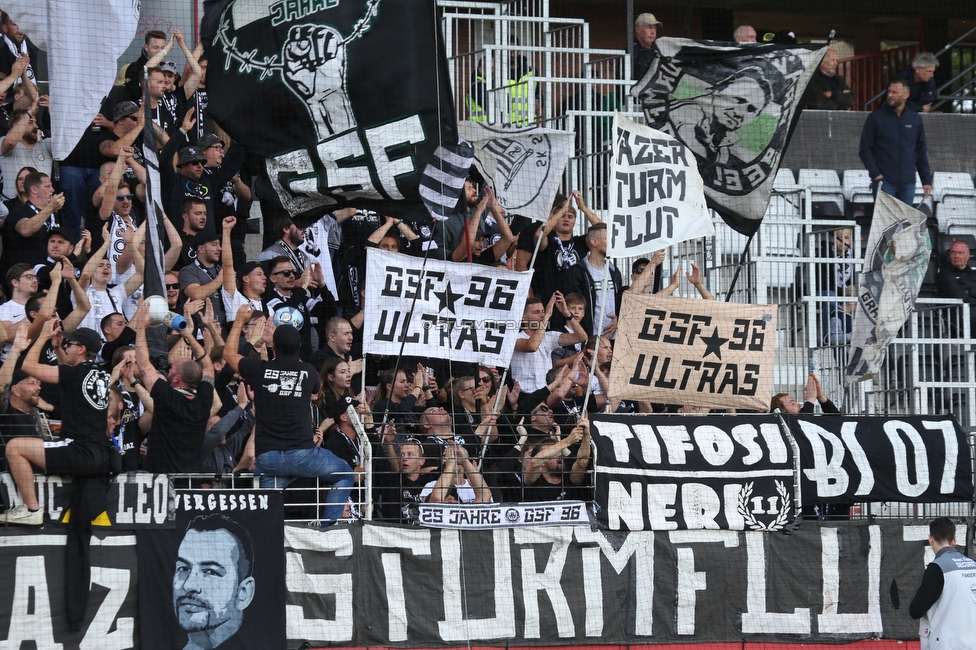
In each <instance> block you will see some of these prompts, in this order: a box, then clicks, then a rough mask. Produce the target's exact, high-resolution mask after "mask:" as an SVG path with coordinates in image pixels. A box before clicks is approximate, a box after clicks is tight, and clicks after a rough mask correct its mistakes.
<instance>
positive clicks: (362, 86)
mask: <svg viewBox="0 0 976 650" xmlns="http://www.w3.org/2000/svg"><path fill="white" fill-rule="evenodd" d="M202 34H203V41H204V44H205V46H206V51H207V54H208V56H209V62H210V67H209V68H208V74H207V90H208V92H209V96H210V104H209V106H208V107H207V110H208V111H209V112H210V113H211V114H212V115H213V117H214V121H215V122H217V123H218V124H220V126H221V127H223V128H224V130H225V131H227V133H229V134H230V135H231V137H233V138H234V140H236V141H238V142H240V143H241V144H242V145H243V146H244V147H245V148H246V149H247V150H248V151H250V152H251V153H253V154H256V155H258V156H262V157H264V158H266V159H267V160H266V170H267V173H268V176H269V178H270V181H271V185H272V187H273V188H274V190H275V192H276V194H277V195H278V198H279V199H280V201H281V204H282V206H284V208H285V209H286V210H287V211H288V213H289V214H290V215H292V217H297V218H298V220H299V221H300V222H301V225H306V223H305V222H306V221H311V217H312V216H321V214H322V213H323V212H324V211H331V210H333V209H335V208H337V207H341V206H342V205H346V204H350V203H351V204H354V205H356V206H358V207H363V208H369V209H373V210H377V211H379V212H381V213H382V214H396V213H397V212H399V211H402V210H403V209H404V208H405V207H415V206H416V205H418V204H419V202H420V194H419V190H418V188H419V184H420V180H421V175H422V172H423V170H424V168H425V167H426V165H427V163H429V162H432V161H433V159H434V158H433V156H434V151H435V150H436V148H437V147H438V146H439V145H447V146H454V145H456V144H457V142H458V138H457V119H456V117H455V114H454V103H453V98H452V95H451V90H450V77H449V75H448V72H447V65H446V59H445V56H444V48H443V43H442V42H441V41H440V37H439V34H440V29H439V26H438V23H437V14H436V11H435V9H434V0H342V2H318V3H316V2H310V3H301V2H287V1H285V0H278V1H274V0H210V1H209V2H207V9H206V15H205V16H204V21H203V23H202ZM303 216H304V217H305V218H303Z"/></svg>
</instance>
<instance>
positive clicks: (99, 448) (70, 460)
mask: <svg viewBox="0 0 976 650" xmlns="http://www.w3.org/2000/svg"><path fill="white" fill-rule="evenodd" d="M59 334H62V332H61V323H60V321H57V320H53V319H52V320H49V321H47V322H46V323H44V327H42V328H41V332H40V334H39V335H38V336H37V341H35V342H34V345H32V346H31V347H30V348H29V349H28V350H27V356H26V357H25V358H24V364H23V366H22V369H23V371H24V373H26V374H27V375H30V376H31V377H34V378H35V379H38V380H40V381H42V382H44V383H48V384H58V385H59V386H60V387H61V393H62V395H63V396H64V399H63V400H62V402H61V436H62V441H61V444H60V445H59V446H57V447H52V448H45V447H44V441H43V440H41V439H40V438H27V437H25V438H14V439H12V440H10V441H9V442H8V443H7V450H6V452H7V464H8V465H9V467H10V474H11V475H12V476H13V479H14V483H16V485H17V490H18V491H19V492H20V496H21V499H22V503H21V505H18V506H16V507H14V508H11V509H8V510H7V511H6V512H5V513H3V514H2V515H0V522H6V523H9V524H20V525H24V526H40V525H41V524H43V523H44V511H43V510H41V508H40V503H39V502H38V500H37V490H36V488H35V487H34V469H33V468H34V467H38V468H40V469H41V470H42V471H43V472H44V473H51V474H57V475H59V476H77V477H86V478H101V477H104V478H105V479H107V478H108V477H109V473H110V471H111V470H112V443H111V442H110V441H109V439H108V438H107V437H106V435H105V431H106V429H107V421H108V406H109V389H110V386H111V377H110V376H109V374H108V373H107V372H105V371H104V370H102V369H101V368H100V367H99V366H98V365H96V364H95V362H94V359H95V355H96V354H98V350H99V349H100V348H101V346H102V340H101V338H100V337H99V336H98V334H97V333H95V332H94V331H92V330H90V329H88V328H78V329H76V330H74V331H73V332H65V333H63V342H62V343H61V348H62V350H64V356H63V358H64V362H63V363H62V364H60V365H57V366H50V365H47V364H46V363H42V362H41V360H40V356H41V350H42V349H43V348H44V347H45V346H46V345H47V343H48V341H50V340H51V339H52V338H54V337H55V336H57V335H59ZM18 337H19V338H20V339H21V340H20V346H21V347H26V338H24V337H26V331H23V336H21V334H20V333H18ZM103 498H104V497H103ZM104 507H105V504H98V505H94V506H93V509H92V511H93V512H96V513H97V512H101V511H102V510H103V509H104Z"/></svg>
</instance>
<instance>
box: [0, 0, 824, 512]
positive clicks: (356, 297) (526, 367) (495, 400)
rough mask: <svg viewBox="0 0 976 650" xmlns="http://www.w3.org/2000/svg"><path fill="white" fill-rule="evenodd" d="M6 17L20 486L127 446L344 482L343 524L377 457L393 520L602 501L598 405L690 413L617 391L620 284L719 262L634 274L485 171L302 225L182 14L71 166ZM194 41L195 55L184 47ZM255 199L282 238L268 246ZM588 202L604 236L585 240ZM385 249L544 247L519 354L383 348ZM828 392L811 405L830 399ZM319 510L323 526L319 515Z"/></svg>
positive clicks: (186, 462) (571, 208)
mask: <svg viewBox="0 0 976 650" xmlns="http://www.w3.org/2000/svg"><path fill="white" fill-rule="evenodd" d="M651 19H653V16H651ZM0 22H2V32H3V38H4V43H3V44H2V45H0V74H2V76H3V79H2V80H0V105H2V108H0V136H2V139H0V170H2V193H3V199H4V202H3V206H4V207H3V208H2V212H3V225H2V240H3V248H2V255H0V276H2V277H3V278H4V280H5V284H4V291H5V296H4V302H3V304H2V305H0V338H2V339H3V340H4V349H3V356H2V361H3V365H2V368H0V385H2V386H0V394H2V398H0V412H2V413H3V415H2V416H0V434H2V438H3V442H5V443H6V446H7V453H6V456H7V459H8V460H9V462H10V471H11V472H12V473H13V474H14V478H15V479H17V482H18V487H22V486H23V484H26V481H27V480H29V479H28V478H27V477H28V476H30V475H31V473H32V472H33V470H34V469H35V468H40V469H46V470H47V471H60V472H63V473H67V474H71V473H72V471H73V470H78V468H79V467H82V466H84V467H88V468H89V469H90V468H91V467H96V468H101V467H102V460H101V458H102V456H101V454H102V453H103V452H104V451H105V449H108V450H109V451H111V450H114V452H117V453H114V452H113V453H112V455H115V456H118V457H120V458H121V468H120V470H119V468H115V469H116V471H133V470H144V471H152V472H166V473H206V474H208V475H209V476H210V477H212V478H210V479H208V480H207V482H206V483H207V484H210V485H215V486H220V485H221V484H222V480H223V479H221V478H220V477H222V476H227V475H229V474H230V473H232V472H234V471H235V470H252V469H253V470H255V471H256V472H257V473H259V474H261V475H262V477H263V478H262V485H265V484H266V481H265V479H267V485H274V486H278V487H281V486H284V485H287V484H289V483H292V482H293V481H295V480H298V481H299V482H301V481H303V480H304V481H307V480H312V481H314V480H315V479H316V478H318V479H326V480H325V483H328V484H329V485H331V486H332V490H331V492H332V493H333V494H331V495H330V496H329V497H327V498H326V499H325V501H326V502H327V503H328V504H330V505H329V506H328V507H327V508H326V511H325V512H324V514H323V515H322V518H323V519H325V520H334V519H336V518H338V513H337V511H336V510H335V508H337V507H342V506H343V504H345V510H346V515H349V513H350V512H352V513H353V514H355V513H356V511H357V506H358V504H361V503H362V502H363V500H364V499H363V498H362V496H363V495H362V492H361V490H362V489H363V486H364V484H365V483H364V480H363V476H364V465H365V464H366V458H367V456H369V455H371V456H372V470H373V483H374V493H373V501H374V503H376V504H377V507H378V510H377V513H378V516H381V517H383V518H385V519H389V520H400V519H401V518H402V517H404V516H405V515H404V514H403V513H404V512H405V506H407V505H409V504H410V503H412V502H421V501H432V502H462V503H469V502H470V503H486V502H490V501H495V502H499V501H523V500H526V501H528V500H531V501H537V500H549V499H567V498H584V499H585V498H588V496H589V495H591V494H592V492H591V490H592V487H591V486H592V482H591V474H592V472H591V470H592V467H591V463H590V440H589V424H588V421H587V419H586V417H585V414H587V413H596V412H609V413H639V412H644V413H650V412H662V411H668V412H679V411H681V412H685V409H680V405H672V406H668V405H661V404H645V403H641V402H630V401H623V402H621V401H620V400H617V399H614V397H613V396H612V395H610V394H609V391H608V377H609V375H610V366H611V364H612V362H613V343H614V339H615V335H616V328H617V315H618V312H619V309H620V305H621V299H622V296H623V293H624V292H625V291H631V292H639V293H650V292H654V291H657V292H660V293H665V294H671V293H673V292H674V291H675V290H676V289H678V287H679V286H680V284H681V283H682V282H683V281H685V280H687V281H688V282H690V283H691V285H693V286H694V287H695V288H696V289H697V290H698V292H699V293H700V294H701V295H702V297H703V298H706V299H710V298H711V295H710V294H709V292H708V290H707V289H706V287H705V284H704V283H703V281H702V275H701V272H700V270H699V269H698V268H697V267H695V266H692V268H691V269H689V270H688V272H687V273H684V272H683V271H682V270H681V269H680V268H679V269H678V271H676V272H675V273H674V275H673V276H672V277H671V278H670V282H669V283H667V285H666V286H664V287H663V288H662V287H661V286H655V277H654V274H655V269H656V268H659V265H660V264H661V262H662V261H663V251H662V252H659V253H658V254H657V255H655V256H654V258H653V259H640V260H637V261H636V262H634V263H633V264H632V266H631V268H628V269H625V270H624V271H621V270H620V269H618V268H616V266H615V265H614V264H613V263H612V262H611V261H610V260H608V259H607V241H606V236H607V230H606V226H605V225H604V224H603V223H602V222H601V220H600V218H599V217H598V216H597V214H596V213H595V212H593V210H591V209H590V207H589V206H588V205H587V201H586V199H585V197H584V196H583V195H582V194H581V193H580V192H578V191H574V192H572V193H571V195H570V196H568V197H567V196H563V195H560V196H557V198H556V200H555V202H554V204H553V206H552V210H551V213H550V215H549V218H548V219H547V220H546V221H545V222H543V223H539V222H533V221H530V220H529V219H527V218H525V217H522V216H519V215H514V214H506V212H505V210H504V209H503V208H502V207H501V205H500V204H499V202H498V201H497V200H496V198H495V195H494V193H493V192H492V188H491V187H489V186H488V185H487V184H486V183H485V182H484V179H482V178H480V177H479V176H478V174H477V172H475V171H472V174H471V176H470V177H469V178H468V179H467V180H466V182H465V186H464V191H463V195H462V197H461V200H460V201H459V204H458V206H457V208H456V209H455V211H454V212H453V213H452V214H451V215H450V217H449V218H448V219H447V220H446V221H438V220H434V219H432V218H431V216H430V215H429V213H428V212H427V211H426V209H425V208H423V206H418V207H417V208H416V209H415V210H413V211H410V212H407V213H406V214H401V215H398V216H396V217H393V216H385V215H378V214H376V213H373V212H369V211H365V210H357V209H355V208H345V209H341V210H338V211H336V212H333V213H330V214H323V215H322V216H321V218H320V219H319V220H318V221H316V222H314V223H312V224H311V225H309V226H308V227H306V228H300V227H298V226H296V225H295V223H293V222H292V220H291V219H290V218H289V217H288V216H287V214H286V213H284V211H283V210H282V209H281V207H280V206H279V205H277V203H276V201H275V198H274V191H273V189H272V188H271V186H270V183H269V181H268V179H267V177H266V176H262V174H261V172H260V171H259V170H260V169H261V167H262V165H260V161H257V163H258V164H255V161H254V160H253V158H252V157H251V156H249V154H248V152H247V151H246V150H244V148H243V147H241V145H239V144H238V143H236V142H233V141H231V139H230V138H229V137H228V136H227V135H226V134H225V133H224V132H223V131H222V130H221V129H220V127H219V125H218V124H215V123H214V121H213V120H212V119H211V117H210V115H209V114H208V111H207V105H208V97H207V86H206V75H207V60H206V58H205V55H204V52H203V48H202V47H201V46H199V45H198V46H196V48H194V49H192V50H191V49H190V46H189V44H187V43H186V41H185V39H184V37H183V35H182V34H181V33H180V32H179V31H178V30H174V31H173V32H172V33H171V34H169V35H167V34H165V33H163V32H159V31H150V32H147V33H146V34H145V44H144V47H143V49H142V53H141V56H140V57H139V58H138V59H136V60H135V61H133V62H131V63H129V64H128V65H127V66H125V67H124V68H123V70H121V71H120V73H119V78H118V80H117V83H116V85H115V86H114V87H113V89H112V91H111V93H109V95H108V96H107V97H106V98H105V100H104V102H103V104H102V106H101V109H100V111H99V113H98V115H97V116H95V118H94V119H93V120H92V122H91V126H90V127H89V128H88V129H87V130H86V131H85V134H84V136H83V137H82V138H81V140H80V142H79V143H78V144H77V146H76V147H75V149H74V150H73V151H72V152H71V154H70V155H69V156H68V157H67V158H66V159H65V160H64V161H62V162H60V163H59V164H54V163H53V160H52V152H51V146H50V139H49V138H50V136H51V119H50V111H49V108H50V101H49V98H48V97H47V96H45V95H43V94H40V92H39V91H38V87H37V80H36V78H35V74H34V70H33V67H32V62H34V61H36V60H37V58H36V57H37V48H35V47H34V46H33V44H32V43H31V41H30V39H29V38H27V37H26V36H25V35H24V34H23V33H22V32H21V31H20V29H19V27H18V26H17V24H16V22H15V20H14V19H13V18H11V16H9V15H7V14H6V13H4V14H3V15H2V17H0ZM645 22H647V21H646V20H645ZM658 24H659V23H658ZM639 26H640V25H639ZM177 47H178V48H180V50H181V51H182V53H183V57H184V58H185V60H186V64H185V66H184V67H183V69H182V71H181V70H179V69H178V66H177V65H176V64H175V63H174V62H173V60H172V59H171V58H170V54H171V53H172V51H173V50H174V49H175V48H177ZM144 86H145V87H144ZM146 103H148V106H146V105H145V104H146ZM153 143H154V144H153ZM146 146H150V147H151V146H155V148H156V153H157V156H158V160H159V161H160V163H159V167H160V179H161V188H158V189H159V190H160V191H161V196H162V204H163V208H164V211H165V217H166V218H164V219H162V228H161V229H160V230H161V232H160V233H159V235H160V237H159V239H160V245H161V246H162V247H163V248H164V250H165V256H164V266H165V268H164V272H165V274H164V277H163V279H162V285H163V291H164V293H165V301H166V305H167V307H168V310H169V311H170V312H173V313H175V314H177V315H181V316H183V317H184V319H185V321H186V322H187V323H188V326H187V327H185V329H183V330H182V331H180V330H179V329H178V328H176V329H166V330H165V331H167V332H168V336H167V341H166V346H167V348H168V354H167V355H166V358H165V359H163V358H153V357H152V356H151V355H150V353H149V346H148V344H147V331H148V330H149V329H151V326H152V324H153V320H154V317H153V316H152V315H151V314H150V310H149V307H148V306H147V305H146V303H145V302H144V300H145V298H147V297H148V296H147V295H144V294H146V291H145V283H144V281H145V277H146V274H147V269H146V257H147V255H146V245H147V240H148V239H150V238H151V237H152V235H153V233H150V232H149V231H148V228H147V224H148V223H150V220H148V219H147V199H148V197H147V170H146V163H145V160H144V158H143V151H144V147H146ZM255 201H258V202H259V204H260V207H261V210H260V213H261V215H262V218H263V223H264V228H263V232H264V242H263V247H262V248H263V250H262V251H261V253H260V254H259V255H256V256H254V255H251V256H249V255H248V254H247V253H246V247H245V240H246V237H247V236H248V235H249V234H252V235H255V236H256V233H257V232H258V230H257V229H256V228H255V226H254V222H253V220H251V219H250V215H251V212H252V203H253V202H255ZM150 205H151V201H150ZM580 215H582V217H583V218H584V219H585V221H586V230H585V234H582V235H577V234H575V233H576V232H578V231H579V228H578V227H577V220H578V219H579V218H580ZM368 247H378V248H381V249H385V250H389V251H396V252H400V253H405V254H407V255H413V256H417V257H421V258H429V259H441V260H451V261H455V262H472V263H477V264H485V265H498V266H503V267H506V268H509V269H515V270H526V269H528V268H529V266H530V264H531V265H532V266H533V267H534V269H535V275H534V279H533V282H532V297H531V298H529V300H528V301H527V303H526V305H525V310H524V314H523V315H522V324H523V329H522V331H521V332H520V333H519V337H518V341H517V344H516V348H515V353H514V356H513V358H512V361H511V364H510V368H509V370H508V371H507V372H506V371H505V369H504V368H491V367H484V366H479V365H474V364H469V363H458V362H451V361H448V360H438V359H416V358H406V357H404V358H392V357H386V358H384V357H377V356H372V355H367V357H366V358H365V359H364V355H363V352H362V350H363V332H362V327H363V321H364V314H363V308H364V300H365V296H366V294H367V293H368V292H370V291H372V290H374V289H375V287H373V286H371V285H370V282H369V278H368V277H367V276H366V261H365V250H366V248H368ZM625 276H626V277H625ZM625 282H626V284H625ZM660 284H663V283H661V282H660V281H659V282H658V285H660ZM141 305H143V306H141ZM282 314H285V315H286V316H287V318H285V319H283V318H281V315H282ZM601 316H602V317H601ZM169 319H172V316H170V317H169ZM156 320H158V319H156ZM283 320H290V322H291V323H294V324H299V323H304V325H303V326H301V327H299V328H297V329H296V328H293V327H292V326H291V325H282V324H281V322H282V321H283ZM178 321H179V319H178V318H177V319H176V321H175V322H178ZM302 373H304V374H302ZM272 376H273V381H272V380H270V379H269V377H272ZM811 386H814V384H810V386H808V389H809V390H808V391H807V393H809V395H808V397H810V400H809V401H811V402H812V401H813V400H814V399H815V398H816V399H819V398H821V397H822V391H820V390H819V384H817V385H816V386H815V387H814V388H811ZM780 397H781V396H780ZM587 399H588V401H586V400H587ZM823 399H826V398H823ZM821 401H822V400H821ZM795 406H796V409H797V410H799V408H800V406H799V405H795ZM687 412H701V411H700V410H699V409H687ZM706 412H707V411H706ZM354 413H355V415H354ZM103 422H104V427H103V426H102V423H103ZM360 423H361V424H362V426H363V428H364V431H365V432H366V434H367V436H368V440H369V441H370V444H371V447H372V448H371V449H370V450H364V449H363V448H362V442H361V441H362V440H363V437H362V435H361V432H360V429H359V425H360ZM58 425H60V426H61V431H60V439H61V441H60V442H59V441H58V439H59V431H58ZM19 438H28V439H36V440H35V442H12V441H13V440H14V439H19ZM103 438H104V440H103ZM65 439H72V440H74V441H75V442H73V443H70V444H74V446H75V448H76V452H74V453H77V450H78V449H79V448H80V445H79V443H78V442H77V441H78V440H82V441H87V442H86V444H89V445H91V446H92V447H95V448H97V449H96V451H94V452H91V453H90V454H89V455H88V456H85V457H84V458H83V459H82V460H79V457H78V456H77V455H67V456H59V455H58V453H53V452H52V451H51V448H53V447H57V446H59V445H60V447H61V448H64V447H65V446H66V445H65V444H64V441H65ZM43 441H47V445H46V446H43V447H42V446H40V445H42V442H43ZM106 441H107V443H106ZM70 444H69V445H67V446H70ZM103 448H104V449H103ZM39 449H40V451H38V450H39ZM88 451H91V450H88ZM366 451H370V452H371V454H366V453H365V452H366ZM86 453H87V452H86ZM271 454H283V456H282V458H283V460H280V462H279V461H274V462H273V461H272V458H271V456H270V455H271ZM333 460H335V461H336V463H338V464H336V463H333V462H332V461H333ZM86 463H87V465H86ZM78 471H80V470H78ZM85 471H88V470H85ZM91 471H94V472H101V471H102V470H101V469H95V470H91ZM18 477H19V478H18ZM296 498H298V499H299V500H300V498H299V497H296ZM313 500H314V499H313ZM24 502H25V506H26V510H25V511H24V512H26V513H27V514H24V513H23V512H22V513H21V515H23V516H21V517H20V518H19V519H18V518H16V517H14V516H13V515H11V516H10V517H9V518H7V519H6V520H7V521H11V522H17V523H40V521H39V520H38V518H39V517H41V515H39V514H37V513H36V512H33V510H36V498H35V499H31V498H30V497H29V496H28V497H27V498H25V499H24ZM330 508H332V510H330ZM0 517H7V516H6V515H0ZM309 518H311V519H316V518H318V514H317V513H315V509H314V507H312V514H311V515H310V516H309Z"/></svg>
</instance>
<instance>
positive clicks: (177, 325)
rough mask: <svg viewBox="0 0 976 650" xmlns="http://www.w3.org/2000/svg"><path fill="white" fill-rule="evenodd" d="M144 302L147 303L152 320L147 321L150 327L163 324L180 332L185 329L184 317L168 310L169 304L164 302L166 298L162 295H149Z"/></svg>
mask: <svg viewBox="0 0 976 650" xmlns="http://www.w3.org/2000/svg"><path fill="white" fill-rule="evenodd" d="M146 304H147V305H149V318H151V319H152V322H150V323H149V326H150V327H160V326H161V325H165V326H166V327H169V328H170V329H173V330H176V331H177V332H182V331H183V330H185V329H186V319H185V318H183V317H182V316H180V315H179V314H176V313H173V312H171V311H170V310H169V305H168V304H166V298H163V297H162V296H149V297H148V298H146Z"/></svg>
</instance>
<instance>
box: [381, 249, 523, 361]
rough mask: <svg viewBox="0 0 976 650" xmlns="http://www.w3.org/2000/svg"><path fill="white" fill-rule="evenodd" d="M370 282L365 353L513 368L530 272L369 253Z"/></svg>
mask: <svg viewBox="0 0 976 650" xmlns="http://www.w3.org/2000/svg"><path fill="white" fill-rule="evenodd" d="M366 277H367V278H368V279H369V289H368V290H367V291H366V310H365V311H366V314H365V322H364V324H363V352H366V353H369V354H385V355H390V356H398V355H399V354H400V352H401V350H402V351H403V354H404V355H406V356H414V357H432V358H435V359H452V360H454V361H468V362H472V363H480V364H483V365H486V366H506V367H507V366H508V364H509V362H510V361H511V359H512V353H513V352H514V351H515V340H516V338H517V337H518V333H519V321H520V320H521V317H522V310H523V309H524V308H525V299H526V298H527V297H528V295H529V284H530V283H531V281H532V272H531V271H526V272H522V273H517V272H515V271H509V270H507V269H499V268H495V267H492V266H483V265H481V264H463V263H459V262H442V261H439V260H427V262H426V264H425V263H424V260H423V259H421V258H419V257H412V256H410V255H401V254H400V253H391V252H389V251H384V250H381V249H379V248H369V249H367V254H366ZM401 346H402V347H401Z"/></svg>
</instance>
